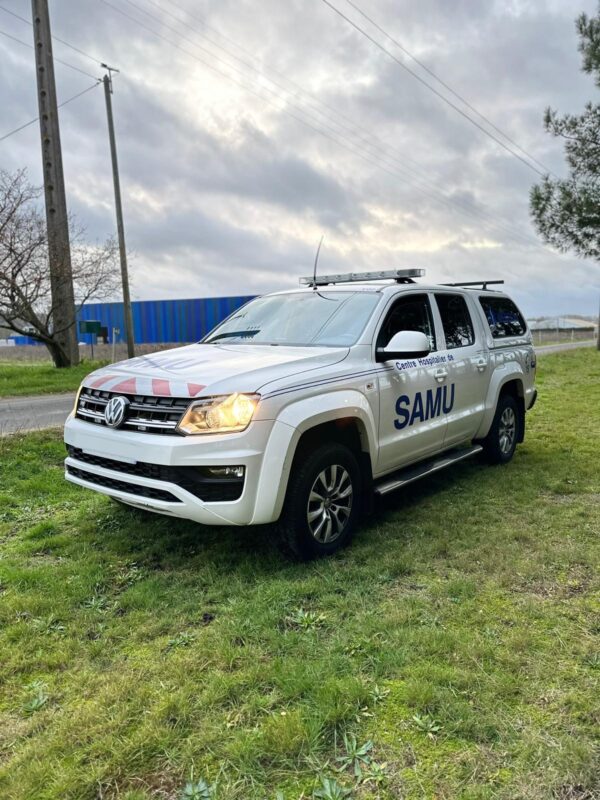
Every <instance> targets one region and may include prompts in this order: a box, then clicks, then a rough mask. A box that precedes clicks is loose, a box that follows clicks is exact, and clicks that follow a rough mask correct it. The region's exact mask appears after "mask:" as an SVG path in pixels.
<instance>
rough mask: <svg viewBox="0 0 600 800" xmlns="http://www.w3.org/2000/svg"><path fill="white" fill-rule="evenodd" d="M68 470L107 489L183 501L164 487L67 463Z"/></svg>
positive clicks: (151, 497)
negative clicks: (99, 472)
mask: <svg viewBox="0 0 600 800" xmlns="http://www.w3.org/2000/svg"><path fill="white" fill-rule="evenodd" d="M67 472H68V473H69V475H73V476H74V477H75V478H80V479H81V480H82V481H87V482H88V483H95V484H96V485H97V486H104V487H105V488H106V489H115V490H116V491H118V492H127V494H133V495H137V496H139V497H149V498H150V499H152V500H164V501H165V502H166V503H181V500H180V499H179V498H178V497H175V495H174V494H171V492H167V491H165V490H164V489H155V488H154V487H153V486H140V485H139V484H137V483H128V482H127V481H119V480H115V479H114V478H107V477H106V476H105V475H97V474H96V473H95V472H87V470H83V469H78V468H77V467H73V466H71V464H67Z"/></svg>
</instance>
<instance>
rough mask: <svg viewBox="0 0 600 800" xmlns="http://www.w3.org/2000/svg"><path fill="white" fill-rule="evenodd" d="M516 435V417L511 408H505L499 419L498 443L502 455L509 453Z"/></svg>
mask: <svg viewBox="0 0 600 800" xmlns="http://www.w3.org/2000/svg"><path fill="white" fill-rule="evenodd" d="M516 433H517V417H516V415H515V412H514V410H513V409H512V408H505V409H504V411H503V412H502V416H501V417H500V427H499V431H498V434H499V443H500V450H501V451H502V453H504V454H506V453H510V451H511V450H512V447H513V444H514V441H515V436H516Z"/></svg>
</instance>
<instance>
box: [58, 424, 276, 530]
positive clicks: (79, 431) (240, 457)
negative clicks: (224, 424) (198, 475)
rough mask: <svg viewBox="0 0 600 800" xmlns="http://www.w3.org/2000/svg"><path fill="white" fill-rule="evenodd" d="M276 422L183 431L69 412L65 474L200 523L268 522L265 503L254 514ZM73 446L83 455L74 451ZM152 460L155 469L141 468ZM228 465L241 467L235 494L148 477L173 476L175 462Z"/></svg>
mask: <svg viewBox="0 0 600 800" xmlns="http://www.w3.org/2000/svg"><path fill="white" fill-rule="evenodd" d="M278 424H280V423H276V422H273V421H270V420H265V421H255V422H253V423H251V425H250V426H249V427H248V429H247V430H246V431H243V432H242V433H237V434H223V435H207V436H187V437H186V436H164V435H157V434H148V433H138V432H134V431H127V430H123V429H120V430H112V429H110V428H106V427H104V426H102V427H100V426H96V425H94V424H92V423H89V422H85V421H83V420H79V419H76V418H74V417H70V418H69V419H68V420H67V423H66V425H65V443H66V444H67V445H69V446H70V447H71V449H72V452H73V453H74V457H73V456H71V455H70V456H69V457H67V459H66V460H65V477H66V479H67V480H68V481H71V482H72V483H76V484H78V485H79V486H84V487H86V488H88V489H93V490H94V491H97V492H100V493H102V494H106V495H109V496H110V497H114V498H116V499H118V500H121V501H122V502H124V503H127V504H129V505H132V506H136V507H138V508H143V509H146V510H150V511H155V512H157V513H160V514H167V515H170V516H175V517H182V518H184V519H190V520H194V521H195V522H199V523H202V524H204V525H248V524H251V523H252V522H256V521H259V522H268V521H272V520H271V519H268V518H267V519H265V518H264V517H265V513H264V509H263V510H262V513H261V517H263V518H261V519H258V520H257V519H256V517H257V506H258V505H259V497H258V495H259V483H260V478H261V469H262V465H263V459H264V454H265V450H266V447H267V442H268V440H269V438H270V436H271V433H272V430H273V428H274V427H275V426H276V425H278ZM286 427H287V426H286ZM77 451H82V455H80V456H79V457H78V456H77ZM90 457H91V458H90ZM94 457H96V458H94ZM84 458H85V460H84ZM94 461H95V462H96V463H94ZM117 462H118V467H117ZM105 465H108V467H109V468H107V466H105ZM152 465H158V467H160V469H156V470H147V469H142V467H151V466H152ZM232 465H235V466H243V467H244V472H245V475H244V485H243V490H242V492H241V495H240V496H239V497H238V498H237V499H235V500H219V501H217V502H212V501H207V500H202V499H200V498H199V497H198V496H196V495H195V494H193V493H192V492H191V491H187V490H186V489H185V488H184V487H183V486H182V485H180V483H179V482H174V481H169V480H160V479H156V478H155V477H148V475H152V474H159V475H161V476H170V475H171V476H176V475H177V474H178V473H179V472H183V470H178V468H185V469H188V468H194V467H218V466H232ZM111 466H115V467H117V468H110V467H111ZM262 505H263V506H264V503H263V504H262ZM274 514H275V509H273V511H272V512H271V515H272V516H274ZM266 516H267V517H269V512H268V511H267V513H266Z"/></svg>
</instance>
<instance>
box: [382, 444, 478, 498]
mask: <svg viewBox="0 0 600 800" xmlns="http://www.w3.org/2000/svg"><path fill="white" fill-rule="evenodd" d="M482 450H483V447H482V446H481V445H480V444H474V445H472V446H471V447H461V448H460V449H457V450H449V451H448V452H447V453H443V454H442V455H441V456H437V457H436V458H434V459H432V460H431V461H423V462H422V463H421V464H417V465H416V466H412V467H407V468H406V469H402V470H399V471H398V472H395V473H394V474H393V475H391V476H390V475H388V476H386V477H385V478H383V479H382V481H381V483H377V484H375V494H377V495H380V496H381V495H384V494H389V493H390V492H395V491H396V489H401V488H402V487H403V486H407V485H408V484H409V483H413V481H418V480H419V479H420V478H425V477H426V476H427V475H432V474H433V473H434V472H439V471H440V470H441V469H446V467H451V466H452V464H458V462H459V461H464V460H465V459H466V458H471V456H474V455H476V454H477V453H481V451H482Z"/></svg>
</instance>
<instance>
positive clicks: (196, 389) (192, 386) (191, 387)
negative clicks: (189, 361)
mask: <svg viewBox="0 0 600 800" xmlns="http://www.w3.org/2000/svg"><path fill="white" fill-rule="evenodd" d="M205 388H206V387H205V386H202V384H201V383H188V392H189V393H190V397H195V396H196V395H197V394H199V393H200V392H201V391H202V389H205Z"/></svg>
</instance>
